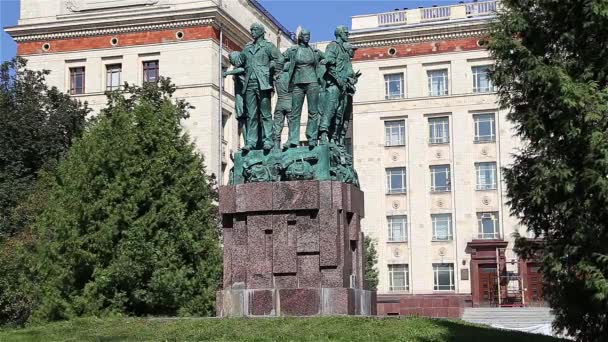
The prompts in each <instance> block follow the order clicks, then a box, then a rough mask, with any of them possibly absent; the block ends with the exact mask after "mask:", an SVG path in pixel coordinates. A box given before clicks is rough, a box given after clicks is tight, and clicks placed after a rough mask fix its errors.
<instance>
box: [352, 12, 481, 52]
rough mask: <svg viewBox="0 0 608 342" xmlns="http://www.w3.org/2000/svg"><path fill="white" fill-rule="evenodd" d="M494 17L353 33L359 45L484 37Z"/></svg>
mask: <svg viewBox="0 0 608 342" xmlns="http://www.w3.org/2000/svg"><path fill="white" fill-rule="evenodd" d="M491 22H492V18H488V19H484V20H479V19H478V20H475V21H461V22H454V21H449V22H445V23H433V24H420V25H409V26H408V25H404V26H397V27H391V28H382V29H381V30H380V29H378V30H360V31H354V32H352V34H351V41H352V42H353V44H354V45H355V46H357V47H374V46H389V45H395V44H412V43H420V42H430V41H437V40H449V39H460V38H468V37H483V36H486V35H488V34H489V32H490V23H491Z"/></svg>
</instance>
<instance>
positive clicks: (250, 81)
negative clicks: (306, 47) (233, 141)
mask: <svg viewBox="0 0 608 342" xmlns="http://www.w3.org/2000/svg"><path fill="white" fill-rule="evenodd" d="M265 32H266V30H265V29H264V26H262V24H259V23H254V24H253V25H251V36H252V37H253V41H252V42H249V43H247V45H245V48H244V49H243V52H242V54H243V56H244V59H245V72H246V74H245V84H244V87H243V88H244V92H245V110H246V113H247V129H246V132H247V137H246V139H245V146H244V147H243V152H247V151H249V150H252V149H255V148H257V145H258V141H259V140H260V139H259V138H261V140H262V143H263V148H264V150H267V151H268V150H271V149H272V147H273V121H272V113H271V104H270V98H271V95H272V89H273V82H274V79H275V78H276V76H277V75H278V74H279V73H280V72H281V70H282V68H283V56H282V55H281V52H280V51H279V50H278V49H277V47H276V46H275V45H274V44H272V43H270V42H269V41H267V40H266V39H264V33H265ZM260 122H261V124H262V129H261V136H260V134H259V132H258V131H259V127H258V124H259V123H260Z"/></svg>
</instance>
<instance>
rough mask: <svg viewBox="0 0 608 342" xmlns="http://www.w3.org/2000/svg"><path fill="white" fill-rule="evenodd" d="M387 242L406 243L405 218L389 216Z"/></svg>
mask: <svg viewBox="0 0 608 342" xmlns="http://www.w3.org/2000/svg"><path fill="white" fill-rule="evenodd" d="M387 221H388V241H391V242H397V241H407V216H389V217H387Z"/></svg>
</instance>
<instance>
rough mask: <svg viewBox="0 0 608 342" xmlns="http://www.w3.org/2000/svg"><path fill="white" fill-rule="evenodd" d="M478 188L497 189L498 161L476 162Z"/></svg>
mask: <svg viewBox="0 0 608 342" xmlns="http://www.w3.org/2000/svg"><path fill="white" fill-rule="evenodd" d="M475 172H476V173H477V190H494V189H496V163H495V162H489V163H475Z"/></svg>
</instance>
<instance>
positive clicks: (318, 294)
mask: <svg viewBox="0 0 608 342" xmlns="http://www.w3.org/2000/svg"><path fill="white" fill-rule="evenodd" d="M217 297H218V301H217V302H218V308H217V309H218V311H217V312H218V316H220V317H243V316H250V317H255V316H328V315H363V316H370V315H375V314H376V296H375V292H374V291H367V290H360V289H347V288H307V289H301V288H300V289H242V290H234V289H233V290H224V291H219V292H218V296H217Z"/></svg>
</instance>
